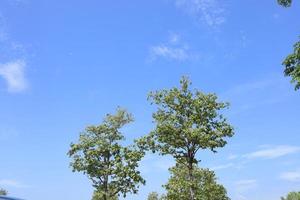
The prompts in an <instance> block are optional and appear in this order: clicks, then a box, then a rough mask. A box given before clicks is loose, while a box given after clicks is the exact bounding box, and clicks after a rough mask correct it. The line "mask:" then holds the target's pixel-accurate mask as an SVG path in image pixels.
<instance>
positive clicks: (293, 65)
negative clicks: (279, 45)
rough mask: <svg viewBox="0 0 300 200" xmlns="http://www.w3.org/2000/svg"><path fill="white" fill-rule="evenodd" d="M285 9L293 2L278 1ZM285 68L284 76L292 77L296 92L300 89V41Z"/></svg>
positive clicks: (285, 62)
mask: <svg viewBox="0 0 300 200" xmlns="http://www.w3.org/2000/svg"><path fill="white" fill-rule="evenodd" d="M277 1H278V3H279V4H280V5H282V6H284V7H290V6H291V5H292V0H277ZM282 64H283V65H284V66H285V70H284V75H285V76H290V77H291V79H292V80H291V82H292V83H294V84H295V90H298V89H299V88H300V41H298V42H296V43H295V44H294V51H293V53H291V54H290V55H288V56H287V57H286V58H285V60H284V61H283V63H282Z"/></svg>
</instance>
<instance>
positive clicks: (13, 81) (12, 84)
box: [0, 60, 28, 92]
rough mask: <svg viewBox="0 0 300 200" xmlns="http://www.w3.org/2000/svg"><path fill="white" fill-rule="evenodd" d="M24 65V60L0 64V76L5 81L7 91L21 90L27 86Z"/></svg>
mask: <svg viewBox="0 0 300 200" xmlns="http://www.w3.org/2000/svg"><path fill="white" fill-rule="evenodd" d="M25 67H26V63H25V61H24V60H16V61H13V62H8V63H5V64H0V76H2V78H3V79H4V80H5V81H6V83H7V87H8V91H9V92H22V91H24V90H26V89H27V88H28V82H27V80H26V77H25Z"/></svg>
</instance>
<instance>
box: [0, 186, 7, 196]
mask: <svg viewBox="0 0 300 200" xmlns="http://www.w3.org/2000/svg"><path fill="white" fill-rule="evenodd" d="M0 195H2V196H6V195H7V191H6V190H4V189H2V188H0Z"/></svg>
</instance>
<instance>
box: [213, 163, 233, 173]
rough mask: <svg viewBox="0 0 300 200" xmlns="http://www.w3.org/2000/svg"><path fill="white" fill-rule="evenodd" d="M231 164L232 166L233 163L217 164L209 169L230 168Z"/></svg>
mask: <svg viewBox="0 0 300 200" xmlns="http://www.w3.org/2000/svg"><path fill="white" fill-rule="evenodd" d="M233 166H234V164H233V163H228V164H224V165H218V166H214V167H211V169H212V170H214V171H215V170H221V169H227V168H231V167H233Z"/></svg>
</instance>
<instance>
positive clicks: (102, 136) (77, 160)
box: [68, 108, 145, 200]
mask: <svg viewBox="0 0 300 200" xmlns="http://www.w3.org/2000/svg"><path fill="white" fill-rule="evenodd" d="M132 121H133V117H132V115H131V114H129V113H128V112H127V111H126V110H123V109H120V108H118V109H117V112H116V114H114V115H111V114H107V116H106V117H105V119H104V120H103V122H102V123H101V124H100V125H98V126H88V127H87V128H86V130H85V131H84V132H82V133H81V134H80V137H79V142H78V143H77V144H71V149H70V150H69V152H68V155H69V156H70V157H71V158H72V162H71V167H72V168H73V171H78V172H83V173H84V174H86V175H87V176H88V178H89V179H91V181H92V183H93V186H94V187H95V193H94V197H93V198H94V200H96V199H97V200H98V199H99V200H100V199H101V200H114V199H117V198H116V197H117V196H119V195H123V196H124V197H125V196H126V194H127V193H137V191H138V187H139V185H140V184H145V180H144V179H143V178H142V177H141V175H140V172H139V171H138V170H137V168H138V162H139V161H140V160H141V158H142V157H143V156H144V153H143V152H141V151H139V150H136V148H135V147H134V146H122V145H121V144H120V143H121V141H122V140H124V139H125V138H124V136H123V134H122V133H121V132H120V129H121V128H122V127H123V126H124V125H126V124H128V123H130V122H132Z"/></svg>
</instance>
